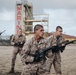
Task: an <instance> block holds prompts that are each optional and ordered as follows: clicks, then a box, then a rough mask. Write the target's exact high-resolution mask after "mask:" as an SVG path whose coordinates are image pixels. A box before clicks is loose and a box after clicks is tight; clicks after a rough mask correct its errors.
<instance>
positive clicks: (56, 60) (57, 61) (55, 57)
mask: <svg viewBox="0 0 76 75" xmlns="http://www.w3.org/2000/svg"><path fill="white" fill-rule="evenodd" d="M63 41H64V38H63V36H61V37H59V38H58V39H57V38H56V36H55V34H53V35H51V36H50V37H49V38H48V42H50V46H52V45H53V44H58V43H61V42H63ZM48 57H49V58H50V59H48V60H47V61H46V64H45V67H44V68H45V70H46V71H47V72H48V73H49V72H50V69H51V67H52V64H53V66H54V69H55V71H56V75H61V74H62V72H61V55H60V51H58V52H56V53H52V51H51V50H50V51H49V52H48Z"/></svg>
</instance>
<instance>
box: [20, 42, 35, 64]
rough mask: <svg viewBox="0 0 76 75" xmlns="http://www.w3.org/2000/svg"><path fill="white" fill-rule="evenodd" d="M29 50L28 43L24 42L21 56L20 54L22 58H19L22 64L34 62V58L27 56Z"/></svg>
mask: <svg viewBox="0 0 76 75" xmlns="http://www.w3.org/2000/svg"><path fill="white" fill-rule="evenodd" d="M30 50H31V47H30V43H28V42H26V43H25V44H24V46H23V49H22V52H21V54H22V56H21V61H22V63H24V64H25V63H26V62H33V61H34V57H33V56H30V55H29V53H30Z"/></svg>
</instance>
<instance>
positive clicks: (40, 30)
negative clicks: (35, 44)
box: [35, 27, 44, 37]
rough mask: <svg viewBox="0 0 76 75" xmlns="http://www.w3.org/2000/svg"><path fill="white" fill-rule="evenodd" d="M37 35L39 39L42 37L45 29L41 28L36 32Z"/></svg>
mask: <svg viewBox="0 0 76 75" xmlns="http://www.w3.org/2000/svg"><path fill="white" fill-rule="evenodd" d="M35 33H36V35H38V36H39V37H42V36H43V34H44V28H42V27H40V29H38V30H37V31H36V32H35Z"/></svg>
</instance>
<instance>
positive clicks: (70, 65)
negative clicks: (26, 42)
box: [0, 45, 76, 75]
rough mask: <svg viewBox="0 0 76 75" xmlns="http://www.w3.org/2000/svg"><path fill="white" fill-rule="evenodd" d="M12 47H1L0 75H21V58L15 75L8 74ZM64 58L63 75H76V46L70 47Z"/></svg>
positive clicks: (63, 54) (67, 48)
mask: <svg viewBox="0 0 76 75" xmlns="http://www.w3.org/2000/svg"><path fill="white" fill-rule="evenodd" d="M12 51H13V47H12V46H0V75H20V73H21V70H22V64H21V61H20V56H19V55H18V56H17V60H16V66H15V74H8V72H9V70H10V68H11V58H12ZM61 57H62V63H61V64H62V73H63V75H76V45H68V46H67V47H66V49H65V51H64V52H63V53H61ZM51 75H55V71H54V68H53V67H52V69H51Z"/></svg>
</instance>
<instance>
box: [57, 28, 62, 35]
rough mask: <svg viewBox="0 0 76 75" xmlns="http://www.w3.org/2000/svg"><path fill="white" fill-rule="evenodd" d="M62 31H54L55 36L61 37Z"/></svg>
mask: <svg viewBox="0 0 76 75" xmlns="http://www.w3.org/2000/svg"><path fill="white" fill-rule="evenodd" d="M62 31H63V30H62V29H60V28H59V29H58V30H57V31H56V34H57V36H61V35H62Z"/></svg>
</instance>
